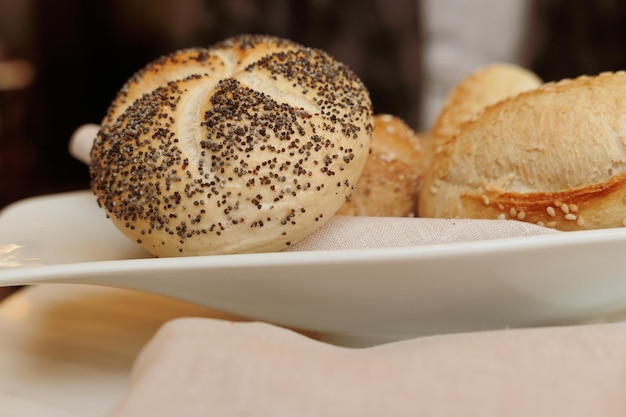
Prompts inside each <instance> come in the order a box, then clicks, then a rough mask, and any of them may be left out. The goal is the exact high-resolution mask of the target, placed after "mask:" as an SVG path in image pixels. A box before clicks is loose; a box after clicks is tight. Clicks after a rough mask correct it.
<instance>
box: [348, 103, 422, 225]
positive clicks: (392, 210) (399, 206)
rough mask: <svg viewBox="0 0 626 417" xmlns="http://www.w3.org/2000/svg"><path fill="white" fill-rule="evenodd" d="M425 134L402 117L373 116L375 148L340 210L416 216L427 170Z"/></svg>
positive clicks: (373, 214)
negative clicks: (421, 184)
mask: <svg viewBox="0 0 626 417" xmlns="http://www.w3.org/2000/svg"><path fill="white" fill-rule="evenodd" d="M423 141H424V138H423V137H421V136H420V135H418V134H416V133H415V131H414V130H413V129H411V128H410V127H409V126H408V125H407V124H406V123H405V122H404V121H402V120H401V119H400V118H398V117H396V116H392V115H388V114H379V115H376V116H374V131H373V134H372V150H371V153H370V155H369V157H368V159H367V162H366V163H365V168H364V169H363V173H362V174H361V178H359V181H358V182H357V185H356V188H355V190H354V191H353V192H352V194H351V195H350V197H349V198H348V200H347V201H346V202H345V203H344V205H343V206H342V207H341V208H340V209H339V211H338V212H337V214H341V215H348V216H376V217H413V216H416V210H417V195H418V188H419V184H420V181H421V178H422V175H423V172H424V165H425V163H424V151H423V147H424V144H423Z"/></svg>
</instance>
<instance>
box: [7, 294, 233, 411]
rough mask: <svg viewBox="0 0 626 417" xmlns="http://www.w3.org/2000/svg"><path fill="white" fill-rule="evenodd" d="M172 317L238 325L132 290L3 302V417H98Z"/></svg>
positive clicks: (205, 311) (24, 297) (37, 296)
mask: <svg viewBox="0 0 626 417" xmlns="http://www.w3.org/2000/svg"><path fill="white" fill-rule="evenodd" d="M177 317H212V318H221V319H225V320H238V318H237V317H235V316H231V315H228V314H225V313H222V312H219V311H216V310H212V309H208V308H205V307H200V306H196V305H192V304H187V303H183V302H180V301H176V300H172V299H168V298H164V297H160V296H155V295H151V294H145V293H140V292H135V291H129V290H121V289H115V288H105V287H97V286H83V285H69V284H49V285H41V286H33V287H27V288H24V289H22V290H20V291H18V292H15V293H13V294H12V295H10V296H9V297H7V298H6V299H4V300H3V301H1V302H0V417H9V416H10V417H15V416H20V417H31V416H46V417H74V416H81V417H90V416H98V417H102V416H105V415H107V414H108V413H109V412H110V411H111V410H112V408H113V407H114V406H115V404H116V403H117V402H118V401H119V400H120V399H121V397H122V395H123V394H124V391H125V389H126V383H127V378H128V376H129V374H130V370H131V367H132V364H133V362H134V360H135V358H136V356H137V354H138V353H139V351H140V350H141V349H142V347H143V346H144V345H145V343H146V342H147V341H148V340H149V339H150V338H151V337H152V336H153V335H154V333H155V332H156V331H157V329H158V328H159V327H160V326H161V325H162V324H163V323H165V322H166V321H168V320H171V319H174V318H177Z"/></svg>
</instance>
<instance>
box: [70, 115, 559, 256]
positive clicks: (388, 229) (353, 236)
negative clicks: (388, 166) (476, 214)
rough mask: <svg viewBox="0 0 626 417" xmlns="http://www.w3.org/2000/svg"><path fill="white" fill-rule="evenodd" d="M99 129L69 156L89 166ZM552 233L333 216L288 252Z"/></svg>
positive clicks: (523, 226) (80, 133) (81, 134)
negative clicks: (90, 153) (90, 154)
mask: <svg viewBox="0 0 626 417" xmlns="http://www.w3.org/2000/svg"><path fill="white" fill-rule="evenodd" d="M98 129H99V126H98V125H94V124H88V125H83V126H81V127H79V128H78V129H77V130H76V131H75V132H74V134H73V135H72V137H71V139H70V142H69V152H70V154H72V155H73V156H74V157H75V158H76V159H78V160H79V161H82V162H84V163H87V164H88V163H89V151H90V150H91V146H92V144H93V140H94V138H95V137H96V134H97V132H98ZM550 233H559V232H557V231H555V230H553V229H548V228H545V227H540V226H536V225H533V224H530V223H525V222H520V221H515V220H468V219H463V220H457V219H451V220H447V219H424V218H383V217H350V216H334V217H333V218H332V219H331V220H329V222H328V223H327V224H326V225H324V227H322V228H321V229H319V230H318V231H317V232H314V233H313V234H312V235H310V236H308V237H307V238H306V239H305V240H304V241H301V242H299V243H298V244H295V245H294V246H292V247H291V248H289V249H288V250H289V251H296V250H339V249H366V248H390V247H410V246H417V245H440V244H446V243H456V242H467V241H478V240H487V239H499V238H509V237H519V236H529V235H540V234H550Z"/></svg>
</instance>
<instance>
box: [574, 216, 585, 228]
mask: <svg viewBox="0 0 626 417" xmlns="http://www.w3.org/2000/svg"><path fill="white" fill-rule="evenodd" d="M576 224H577V225H578V226H580V227H583V226H584V225H585V219H583V218H582V217H579V218H578V219H576Z"/></svg>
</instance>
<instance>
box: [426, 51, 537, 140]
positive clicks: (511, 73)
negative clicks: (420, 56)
mask: <svg viewBox="0 0 626 417" xmlns="http://www.w3.org/2000/svg"><path fill="white" fill-rule="evenodd" d="M541 84H542V81H541V79H540V78H539V77H538V76H537V75H536V74H535V73H533V72H532V71H529V70H527V69H525V68H522V67H520V66H518V65H515V64H508V63H501V62H496V63H493V64H491V65H488V66H486V67H484V68H480V69H478V70H476V71H474V72H473V73H471V74H470V75H468V76H467V77H465V78H464V79H462V80H461V81H460V82H459V83H458V84H457V85H456V86H455V87H454V88H453V89H452V90H451V91H450V92H449V93H448V97H447V98H446V103H445V104H444V107H443V108H442V110H441V112H440V113H439V115H438V117H437V119H436V120H435V123H434V124H433V127H432V129H431V130H432V133H433V136H450V135H453V134H455V133H456V131H457V129H458V128H459V126H460V125H461V124H463V123H464V122H466V121H468V120H470V119H472V118H473V117H475V116H476V115H477V114H478V113H480V111H482V110H483V109H484V108H485V107H487V106H490V105H492V104H495V103H497V102H498V101H500V100H502V99H505V98H507V97H511V96H514V95H516V94H519V93H521V92H524V91H528V90H532V89H534V88H537V87H539V86H540V85H541Z"/></svg>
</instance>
